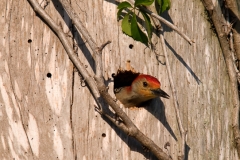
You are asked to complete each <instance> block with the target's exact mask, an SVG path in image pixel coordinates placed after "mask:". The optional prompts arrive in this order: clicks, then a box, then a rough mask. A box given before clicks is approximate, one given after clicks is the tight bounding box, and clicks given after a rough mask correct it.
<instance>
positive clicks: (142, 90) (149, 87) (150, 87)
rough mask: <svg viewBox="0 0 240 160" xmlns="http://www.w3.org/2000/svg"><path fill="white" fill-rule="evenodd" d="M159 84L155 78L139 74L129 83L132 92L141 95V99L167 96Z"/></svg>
mask: <svg viewBox="0 0 240 160" xmlns="http://www.w3.org/2000/svg"><path fill="white" fill-rule="evenodd" d="M160 87H161V84H160V82H159V81H158V79H157V78H155V77H152V76H149V75H145V74H140V75H139V76H138V77H137V78H136V79H135V80H134V81H133V82H132V85H131V90H132V92H135V93H137V94H139V95H142V98H143V100H150V99H153V98H156V97H164V98H169V95H168V94H167V93H166V92H164V91H163V90H161V89H160Z"/></svg>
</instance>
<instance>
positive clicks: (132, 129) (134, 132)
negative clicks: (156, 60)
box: [28, 0, 171, 160]
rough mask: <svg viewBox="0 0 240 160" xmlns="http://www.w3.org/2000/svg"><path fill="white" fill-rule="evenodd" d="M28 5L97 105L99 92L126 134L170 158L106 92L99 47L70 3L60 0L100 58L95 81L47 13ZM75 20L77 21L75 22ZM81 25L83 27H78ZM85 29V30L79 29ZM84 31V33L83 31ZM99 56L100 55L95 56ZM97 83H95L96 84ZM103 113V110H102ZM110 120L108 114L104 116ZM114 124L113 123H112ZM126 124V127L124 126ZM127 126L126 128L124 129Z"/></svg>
mask: <svg viewBox="0 0 240 160" xmlns="http://www.w3.org/2000/svg"><path fill="white" fill-rule="evenodd" d="M28 2H29V3H30V5H31V6H32V8H33V10H34V11H35V12H36V13H37V14H38V15H39V16H40V17H41V18H42V19H43V20H44V21H45V22H46V23H47V24H48V25H49V27H50V28H51V29H52V30H53V32H55V33H56V35H57V36H58V38H59V40H60V41H61V43H62V45H63V46H64V48H65V50H66V52H67V54H68V56H69V58H70V60H71V61H72V62H73V64H74V65H75V67H76V68H77V69H78V71H79V72H80V74H81V75H82V76H83V78H84V79H85V80H86V82H87V84H88V85H89V88H90V90H91V91H92V93H93V96H94V98H95V99H96V101H97V103H98V106H99V107H101V103H99V100H100V98H101V97H100V96H99V93H100V94H101V96H102V98H104V100H105V101H106V102H107V103H108V104H109V105H110V106H111V107H112V108H113V110H114V111H115V112H116V114H117V115H118V116H119V117H120V118H121V119H122V120H123V123H124V125H123V124H122V125H121V126H122V127H119V125H117V126H118V127H119V128H121V129H122V130H123V131H124V132H125V133H126V134H128V135H130V136H132V137H134V138H135V139H137V140H138V141H139V142H140V143H142V144H143V145H144V146H145V147H147V148H148V149H149V150H150V151H151V152H152V153H153V154H154V155H155V156H156V157H157V158H158V159H164V160H167V159H171V157H169V156H168V155H167V154H166V153H164V152H163V151H162V149H161V148H159V147H158V146H157V145H156V144H155V143H154V142H153V141H152V140H150V139H149V138H148V137H147V136H145V135H144V134H143V133H142V132H141V131H140V130H139V129H138V128H137V127H136V126H135V125H134V124H133V122H132V121H131V120H130V119H129V118H128V116H127V115H126V114H125V112H123V111H122V109H121V108H120V107H119V106H118V105H117V104H116V103H115V101H114V99H113V98H112V97H111V96H110V95H109V94H108V92H107V87H106V86H105V84H104V83H103V82H104V79H103V76H102V74H101V73H102V71H100V69H101V59H100V58H101V52H102V50H101V48H98V47H96V43H95V42H94V41H93V40H92V38H91V36H90V34H88V32H87V30H86V29H85V27H84V26H83V25H82V26H78V24H82V23H81V21H80V19H79V18H78V16H77V14H75V13H74V10H73V9H72V8H71V6H70V4H69V3H68V2H67V1H65V0H60V3H62V5H63V7H64V9H65V10H66V11H67V13H68V14H69V17H70V18H71V19H72V20H73V22H74V24H75V25H76V28H77V29H78V31H79V32H80V33H81V34H82V35H83V37H84V36H86V37H84V38H85V39H86V40H87V43H89V45H90V48H91V49H92V51H93V52H94V56H96V57H95V59H97V60H100V61H96V63H98V64H97V66H99V67H97V69H98V71H97V73H98V75H97V76H96V77H95V79H96V82H95V81H94V79H93V77H92V76H91V75H90V74H89V73H88V72H87V70H86V68H85V67H84V65H83V64H82V62H81V61H80V60H79V59H78V57H77V55H76V54H74V51H73V48H72V46H71V45H70V43H69V41H68V40H67V37H66V35H65V34H64V32H63V31H62V30H61V28H60V27H59V26H58V25H57V24H56V23H55V22H54V21H53V20H52V19H51V18H50V17H49V15H48V14H47V13H46V12H45V11H44V10H43V9H42V8H41V7H40V6H39V4H38V3H37V2H36V0H28ZM76 22H77V23H76ZM80 27H83V28H80ZM81 29H85V30H81ZM83 31H85V33H83ZM102 48H103V47H102ZM97 56H100V57H97ZM96 83H97V85H96ZM103 113H104V112H103ZM106 117H107V118H109V119H110V120H112V119H111V118H110V117H109V116H106ZM114 124H115V123H114ZM125 125H126V127H125ZM126 128H127V129H126Z"/></svg>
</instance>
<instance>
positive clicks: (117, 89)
mask: <svg viewBox="0 0 240 160" xmlns="http://www.w3.org/2000/svg"><path fill="white" fill-rule="evenodd" d="M121 89H122V88H115V89H114V93H118V92H120V91H121Z"/></svg>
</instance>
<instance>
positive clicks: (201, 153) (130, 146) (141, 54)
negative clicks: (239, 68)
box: [0, 0, 238, 160]
mask: <svg viewBox="0 0 240 160" xmlns="http://www.w3.org/2000/svg"><path fill="white" fill-rule="evenodd" d="M39 3H41V0H39ZM71 4H72V6H73V7H74V9H75V11H77V12H78V14H79V16H80V17H81V19H82V21H83V22H84V25H85V27H87V29H88V31H89V32H90V34H91V36H92V37H93V39H94V40H96V42H97V45H101V44H102V43H104V42H106V41H107V40H111V41H112V43H111V44H110V45H108V46H106V48H105V49H104V52H103V57H102V60H103V61H102V62H103V73H104V78H105V79H106V83H107V84H109V93H110V94H111V95H112V96H114V94H113V92H112V88H113V84H112V82H111V81H110V78H111V74H112V73H115V72H116V71H117V69H118V68H119V67H121V68H125V67H126V61H127V60H130V61H131V65H132V67H134V69H135V70H136V71H139V72H143V73H146V74H151V75H153V76H156V77H157V78H158V79H159V80H160V81H161V84H162V88H163V89H164V90H165V91H166V92H167V93H168V94H170V93H171V89H170V85H169V79H168V77H167V73H166V67H165V65H162V64H161V63H164V57H163V56H162V55H163V54H162V48H161V44H160V39H159V38H158V37H156V35H153V43H154V44H156V47H157V53H158V54H159V55H158V57H157V58H158V59H156V56H155V54H154V53H152V51H151V50H150V49H148V48H145V46H144V45H142V44H140V43H139V42H135V41H134V40H132V39H131V38H130V37H128V36H126V35H124V34H123V33H122V31H121V28H120V22H117V19H116V12H117V10H116V4H115V1H96V0H88V1H73V0H72V1H71ZM41 5H42V6H43V5H44V3H42V4H41ZM0 8H1V10H0V13H1V21H0V23H1V25H0V31H1V34H0V38H1V39H2V43H0V120H1V123H0V128H1V131H0V136H1V138H0V152H1V155H0V159H4V158H5V159H12V158H15V159H74V158H76V159H143V158H147V159H156V157H155V156H153V155H152V154H151V153H149V152H144V150H143V148H142V146H141V145H140V144H139V143H137V142H136V141H135V140H134V139H132V138H130V137H129V136H128V135H126V134H124V133H123V132H121V131H120V130H119V129H118V128H116V127H115V126H114V125H113V124H112V122H110V121H109V120H106V121H105V120H103V119H102V117H101V116H99V114H98V113H96V112H95V111H94V109H93V106H94V105H95V103H96V102H95V100H94V98H93V97H92V94H91V92H90V91H89V89H88V88H87V87H82V86H81V81H80V77H79V76H78V73H77V72H74V70H73V65H72V63H71V61H70V60H69V58H68V56H67V54H66V52H65V50H64V48H63V46H62V44H61V43H60V41H59V40H58V38H57V37H56V35H55V34H54V33H53V32H52V31H51V30H50V29H49V26H47V25H46V24H45V23H44V22H43V21H42V20H41V19H40V18H39V17H38V16H37V15H35V13H34V11H33V10H32V8H31V6H30V5H29V3H28V2H27V1H26V0H19V1H14V0H1V1H0ZM45 11H46V12H47V13H48V14H49V15H50V16H51V17H52V18H53V19H54V21H56V22H58V24H59V25H61V26H62V28H63V30H64V32H65V33H66V34H68V33H69V32H70V33H71V32H72V33H73V37H69V41H71V42H72V45H73V46H74V43H73V42H74V41H76V42H77V45H78V46H79V49H78V56H79V58H80V59H81V60H83V61H84V65H86V66H87V70H88V71H89V72H92V73H93V72H94V71H95V64H94V61H93V58H92V55H91V52H90V51H89V50H88V49H87V47H86V46H85V44H86V43H85V41H84V40H83V39H82V38H81V36H80V35H79V34H78V33H77V32H76V29H75V28H74V27H72V23H71V21H70V19H69V17H68V16H67V14H66V12H65V11H64V10H63V9H62V7H61V5H59V4H58V3H57V2H56V1H51V2H50V3H49V4H48V5H47V6H46V7H45ZM163 16H164V17H165V18H167V19H168V20H170V21H172V22H173V23H174V24H175V25H177V26H178V27H179V28H180V29H181V31H183V32H184V33H187V35H188V36H189V37H191V38H194V41H195V43H194V44H193V46H190V45H189V44H188V42H186V41H185V40H184V39H182V38H181V36H179V35H178V34H176V33H175V32H173V31H172V30H170V29H169V28H168V27H167V26H165V25H164V31H165V40H166V44H167V47H168V48H167V52H168V53H169V54H168V55H169V56H168V57H169V62H170V67H171V68H172V74H173V79H174V81H175V86H176V90H177V94H178V99H179V104H180V116H181V118H182V119H183V125H184V128H185V129H187V130H188V136H187V150H186V153H187V154H186V155H187V157H188V159H233V160H235V159H238V155H237V154H236V149H235V148H234V147H233V143H232V142H233V140H234V137H233V131H232V126H231V124H232V120H231V115H232V113H231V109H230V108H229V107H228V106H232V105H233V102H232V100H231V98H229V97H232V96H233V93H232V91H231V85H230V80H229V77H228V73H227V69H226V63H225V61H224V57H223V55H222V50H221V48H220V44H219V41H218V38H217V36H216V35H215V33H214V32H213V31H212V30H211V29H210V28H211V24H210V23H209V22H208V21H207V20H208V17H207V16H206V15H205V13H204V7H203V5H202V3H201V1H172V6H171V9H170V11H169V12H168V13H165V14H164V15H163ZM31 40H32V42H31ZM130 44H132V45H133V47H129V45H130ZM130 48H132V49H130ZM48 73H51V78H48V77H47V74H48ZM48 76H50V74H48ZM170 96H171V97H172V95H171V94H170ZM118 103H119V102H118ZM181 106H184V107H181ZM123 110H124V111H125V112H126V113H127V115H128V116H129V117H130V118H131V120H132V121H133V122H134V123H135V124H136V126H137V127H138V128H139V129H140V130H141V131H142V132H143V133H144V134H145V135H147V136H148V137H150V138H151V139H152V140H153V141H154V142H155V143H156V144H158V145H159V146H160V147H161V148H164V145H165V144H166V143H167V142H169V143H170V147H167V149H163V151H164V152H167V153H169V155H171V156H172V158H173V159H177V157H178V156H179V154H178V151H179V149H180V148H179V146H180V143H181V141H180V134H179V130H178V126H177V121H176V116H175V111H174V107H173V101H172V99H171V98H170V99H169V100H165V99H162V100H160V99H156V100H154V101H153V102H152V104H151V107H148V108H146V109H137V110H129V109H125V108H123Z"/></svg>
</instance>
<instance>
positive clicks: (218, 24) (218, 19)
mask: <svg viewBox="0 0 240 160" xmlns="http://www.w3.org/2000/svg"><path fill="white" fill-rule="evenodd" d="M203 3H204V5H205V7H206V9H207V11H208V12H209V16H210V17H211V19H212V21H213V24H214V26H215V28H216V32H217V35H218V39H219V42H220V45H221V48H222V52H223V55H224V58H225V61H226V65H227V70H228V75H229V78H230V83H231V90H232V97H231V98H232V101H233V106H232V127H233V135H234V140H235V144H236V149H237V152H238V156H239V157H240V134H239V95H238V84H237V75H236V72H235V69H234V64H233V63H234V62H233V59H232V55H231V50H230V47H229V43H228V40H227V39H228V35H227V34H226V33H225V32H224V31H223V30H222V26H223V24H222V22H225V19H224V17H223V16H222V12H221V9H220V8H219V7H220V5H218V4H216V6H214V5H213V3H212V1H211V0H203Z"/></svg>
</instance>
